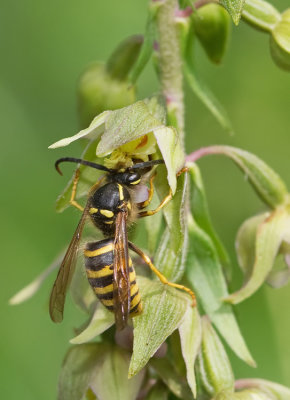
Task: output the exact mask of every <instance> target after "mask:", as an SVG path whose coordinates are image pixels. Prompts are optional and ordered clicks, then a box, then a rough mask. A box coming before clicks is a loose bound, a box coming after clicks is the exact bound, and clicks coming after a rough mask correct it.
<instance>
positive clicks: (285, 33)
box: [270, 9, 290, 71]
mask: <svg viewBox="0 0 290 400" xmlns="http://www.w3.org/2000/svg"><path fill="white" fill-rule="evenodd" d="M270 48H271V55H272V58H273V60H274V61H275V63H276V64H277V65H278V67H280V68H282V69H285V70H287V71H290V9H288V10H286V11H285V12H284V13H283V14H282V19H281V21H280V22H278V24H277V25H276V26H275V28H274V29H273V31H272V35H271V38H270Z"/></svg>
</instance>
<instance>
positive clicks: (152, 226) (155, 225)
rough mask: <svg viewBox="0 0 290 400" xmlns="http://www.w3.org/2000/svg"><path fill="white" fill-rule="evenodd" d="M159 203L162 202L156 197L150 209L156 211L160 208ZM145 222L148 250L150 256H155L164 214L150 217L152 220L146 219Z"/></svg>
mask: <svg viewBox="0 0 290 400" xmlns="http://www.w3.org/2000/svg"><path fill="white" fill-rule="evenodd" d="M159 203H160V201H159V199H158V196H157V195H154V196H153V199H152V201H151V203H150V208H152V209H153V210H154V209H155V208H157V207H158V206H159ZM144 220H145V221H144V223H145V227H146V232H147V242H146V245H147V249H148V251H149V254H154V253H155V250H156V246H157V244H158V239H159V234H160V231H161V227H162V212H158V213H156V214H154V215H152V216H150V218H144Z"/></svg>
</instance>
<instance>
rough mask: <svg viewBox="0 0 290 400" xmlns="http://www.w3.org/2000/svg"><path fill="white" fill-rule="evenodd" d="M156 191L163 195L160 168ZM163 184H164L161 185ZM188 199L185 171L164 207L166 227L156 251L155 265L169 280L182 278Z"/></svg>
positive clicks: (185, 249)
mask: <svg viewBox="0 0 290 400" xmlns="http://www.w3.org/2000/svg"><path fill="white" fill-rule="evenodd" d="M157 178H158V179H156V180H157V191H158V193H159V196H160V195H163V192H164V190H163V187H162V184H161V185H160V186H159V187H158V183H159V182H160V181H162V174H161V168H160V172H159V173H158V176H157ZM163 186H164V185H163ZM187 199H188V174H187V173H186V172H185V173H183V174H182V175H181V176H180V177H179V178H178V182H177V190H176V194H175V196H174V197H173V199H172V200H171V201H170V202H169V204H168V205H167V206H166V208H165V209H164V211H163V212H164V215H165V219H166V222H167V225H168V229H166V230H165V232H164V234H163V236H162V238H161V241H160V244H159V247H158V250H157V251H156V266H157V268H158V269H159V270H160V271H161V272H162V273H163V274H164V275H165V276H166V278H167V279H168V280H170V281H178V280H179V279H181V278H182V275H183V273H184V268H185V265H184V264H185V258H186V252H187V224H186V221H185V218H186V212H185V209H186V203H187Z"/></svg>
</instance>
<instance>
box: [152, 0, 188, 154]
mask: <svg viewBox="0 0 290 400" xmlns="http://www.w3.org/2000/svg"><path fill="white" fill-rule="evenodd" d="M177 10H178V0H163V1H162V4H161V5H160V7H159V10H158V14H157V28H158V32H159V55H160V77H161V86H162V93H163V95H164V97H165V99H166V104H167V113H168V125H171V126H174V127H175V128H177V129H178V132H179V135H180V140H181V144H182V146H183V148H184V103H183V98H184V94H183V74H182V59H181V50H180V42H179V38H178V32H177V28H176V23H175V12H176V11H177Z"/></svg>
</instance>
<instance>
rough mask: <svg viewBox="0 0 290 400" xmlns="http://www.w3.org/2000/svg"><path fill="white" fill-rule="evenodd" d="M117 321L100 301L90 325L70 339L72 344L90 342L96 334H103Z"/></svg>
mask: <svg viewBox="0 0 290 400" xmlns="http://www.w3.org/2000/svg"><path fill="white" fill-rule="evenodd" d="M114 323H115V318H114V314H113V313H111V312H110V311H108V310H107V309H106V308H105V307H104V306H103V305H102V304H101V303H100V302H99V303H98V304H97V307H96V310H95V312H94V314H93V316H92V319H91V321H90V323H89V325H88V326H87V327H86V328H85V329H84V330H83V331H82V332H81V333H80V334H79V335H77V336H76V337H74V338H73V339H71V340H70V343H72V344H82V343H86V342H89V341H90V340H92V339H94V338H95V337H96V336H98V335H101V334H102V333H103V332H105V331H106V330H107V329H108V328H110V326H112V325H113V324H114Z"/></svg>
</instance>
